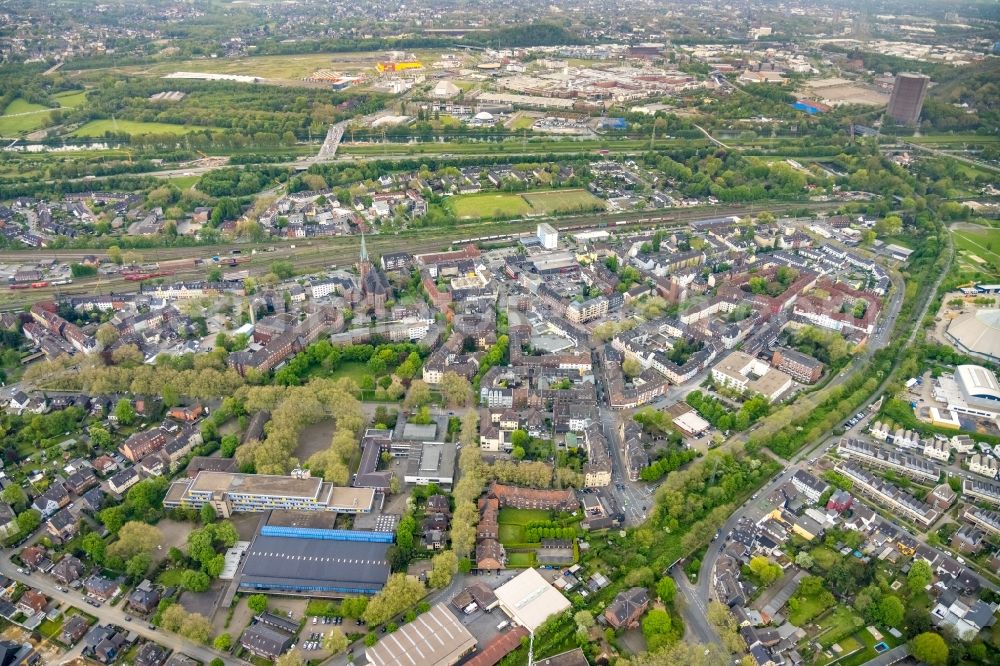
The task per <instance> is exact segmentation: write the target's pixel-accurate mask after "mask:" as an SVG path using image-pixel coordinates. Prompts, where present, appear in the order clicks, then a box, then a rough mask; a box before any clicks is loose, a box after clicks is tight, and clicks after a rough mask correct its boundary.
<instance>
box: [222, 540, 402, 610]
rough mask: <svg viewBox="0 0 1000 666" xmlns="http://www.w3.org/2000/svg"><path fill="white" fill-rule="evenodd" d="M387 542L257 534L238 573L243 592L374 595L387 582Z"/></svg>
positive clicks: (337, 595) (340, 595)
mask: <svg viewBox="0 0 1000 666" xmlns="http://www.w3.org/2000/svg"><path fill="white" fill-rule="evenodd" d="M391 545H392V544H391V543H385V542H370V541H342V540H335V539H315V538H299V537H290V536H268V535H265V534H259V535H257V536H256V537H255V538H254V540H253V541H252V542H251V544H250V548H249V549H248V550H247V554H246V558H245V560H244V564H243V571H242V573H241V575H240V583H239V588H240V591H243V592H249V593H254V592H263V593H265V594H289V595H308V596H334V597H342V596H348V595H366V596H370V595H374V594H377V593H378V592H379V591H380V590H381V589H382V588H383V587H384V586H385V582H386V581H387V580H388V579H389V562H388V557H387V552H388V550H389V547H390V546H391Z"/></svg>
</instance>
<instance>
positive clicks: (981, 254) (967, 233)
mask: <svg viewBox="0 0 1000 666" xmlns="http://www.w3.org/2000/svg"><path fill="white" fill-rule="evenodd" d="M952 238H953V239H954V241H955V248H956V249H958V251H959V253H960V255H961V257H962V259H963V263H967V264H969V267H970V268H973V267H974V268H975V270H978V271H982V272H984V273H990V274H992V275H994V276H996V277H1000V229H986V228H983V229H979V230H968V229H956V230H954V231H952ZM990 265H992V270H991V267H990Z"/></svg>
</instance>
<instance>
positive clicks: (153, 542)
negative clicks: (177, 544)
mask: <svg viewBox="0 0 1000 666" xmlns="http://www.w3.org/2000/svg"><path fill="white" fill-rule="evenodd" d="M162 543H163V532H161V531H160V529H159V528H158V527H155V526H154V525H148V524H146V523H143V522H139V521H138V520H130V521H129V522H127V523H125V524H124V525H122V528H121V529H120V530H119V531H118V540H117V541H115V542H114V543H113V544H111V545H110V546H109V547H108V554H109V555H111V556H112V557H121V558H123V559H128V558H130V557H132V556H133V555H138V554H139V553H152V552H153V551H154V550H156V547H157V546H159V545H161V544H162Z"/></svg>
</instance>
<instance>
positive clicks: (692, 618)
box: [673, 234, 954, 643]
mask: <svg viewBox="0 0 1000 666" xmlns="http://www.w3.org/2000/svg"><path fill="white" fill-rule="evenodd" d="M946 252H947V253H948V264H947V266H946V267H945V269H944V270H943V271H941V273H940V274H939V275H938V276H937V279H936V280H935V282H934V284H933V286H932V287H931V288H930V289H929V290H928V292H927V297H926V299H925V300H924V304H923V306H922V307H921V310H920V314H919V316H917V317H916V318H915V319H914V324H913V328H912V329H911V330H910V334H909V335H908V336H907V339H906V342H905V344H904V347H906V346H909V345H910V344H912V343H913V340H914V338H915V337H916V335H917V333H918V331H919V330H920V322H922V321H923V319H924V317H925V316H926V315H927V310H928V308H929V307H930V304H931V303H933V302H934V296H935V294H937V290H938V288H939V287H940V286H941V282H942V280H944V277H945V275H947V274H948V271H949V269H950V268H951V263H952V261H953V259H954V245H953V244H952V242H951V236H950V234H949V235H948V247H947V249H946ZM903 287H904V285H896V288H895V290H894V291H895V298H894V300H893V301H892V302H891V304H890V308H889V315H890V317H889V318H887V319H886V321H885V323H884V324H883V326H882V331H883V333H882V335H881V336H877V337H876V338H874V339H873V341H872V344H871V345H869V351H868V352H867V353H868V355H869V356H870V355H871V354H873V353H874V352H875V350H876V349H877V348H881V347H884V346H885V344H886V343H888V340H889V335H890V332H891V331H892V329H893V326H894V324H895V318H896V317H897V316H898V315H899V310H900V308H901V307H902V295H903ZM854 371H857V367H856V366H855V367H854V370H853V371H852V373H844V375H843V376H842V377H838V378H837V379H840V380H842V381H843V380H845V379H846V377H847V376H849V375H850V374H853V372H854ZM891 377H892V373H889V375H888V376H886V377H885V378H883V380H882V382H881V384H880V385H879V387H878V388H877V389H876V391H875V392H874V393H873V394H872V395H871V396H870V397H869V398H868V399H867V400H866V401H865V402H864V403H863V404H862V405H861V406H860V407H859V408H858V411H861V412H867V410H868V408H869V407H870V406H871V405H872V403H874V402H875V400H876V396H879V395H881V394H882V392H883V391H885V388H886V386H887V385H888V383H889V381H890V380H891ZM866 418H867V417H866ZM864 423H865V421H864V420H863V421H862V423H860V424H858V425H857V426H855V427H856V428H858V429H859V430H860V428H861V426H862V425H863V424H864ZM845 424H846V420H845V422H844V423H840V424H838V426H839V427H842V426H844V425H845ZM832 433H833V431H832V430H831V431H829V432H827V433H826V434H825V435H824V436H823V437H822V438H821V439H820V441H819V442H818V443H817V445H816V446H807V447H804V448H803V449H802V450H800V451H799V452H798V453H796V454H795V455H793V456H792V457H791V458H789V460H788V466H787V467H786V468H785V469H784V470H783V471H782V472H781V473H780V474H779V475H778V476H776V477H775V478H773V479H772V480H771V481H770V482H769V483H767V484H766V485H765V486H764V487H763V488H761V489H760V490H759V491H758V492H757V493H755V494H754V498H756V499H751V500H750V501H748V502H745V503H744V504H743V505H742V506H741V507H739V509H737V510H736V511H735V512H733V514H732V515H731V516H730V517H729V520H727V521H726V523H725V525H723V526H722V528H721V529H720V533H721V534H724V535H728V534H729V532H731V531H732V530H733V529H735V528H736V526H737V525H738V524H739V523H740V522H741V521H743V520H745V519H747V517H748V514H752V515H755V516H761V515H763V513H764V510H765V508H766V504H767V497H768V496H769V495H770V494H771V493H773V492H774V491H775V490H777V489H778V488H780V487H781V486H783V485H784V484H785V483H787V482H788V481H790V480H791V478H792V476H793V475H794V474H795V472H796V471H797V470H798V469H800V468H806V467H811V465H808V466H807V465H803V464H802V461H803V460H804V459H805V458H806V457H807V456H811V457H813V458H815V457H818V456H820V455H823V454H824V453H826V452H827V451H828V450H829V449H830V448H832V447H833V446H834V445H835V443H836V442H837V441H838V438H837V437H831V435H832ZM818 446H819V447H822V448H821V449H820V450H817V447H818ZM904 531H905V530H904ZM724 547H725V539H724V538H723V539H720V540H718V541H714V542H712V543H710V544H709V546H708V550H707V551H706V553H705V556H704V558H702V562H701V568H700V569H699V571H698V583H697V585H696V586H695V585H691V584H690V582H688V581H687V580H686V576H684V574H683V572H680V571H674V572H673V575H674V578H675V580H677V577H678V576H680V578H682V579H684V583H685V584H684V585H681V584H678V591H680V592H681V594H682V595H683V596H684V598H685V602H686V603H685V604H684V606H685V609H684V610H685V614H684V619H685V621H686V622H688V623H690V624H691V625H692V629H693V630H694V631H695V633H697V634H699V635H700V636H701V637H702V640H704V635H705V634H707V635H708V636H710V638H711V641H712V642H715V643H721V641H720V639H719V636H718V633H717V632H716V631H715V628H714V627H712V626H711V625H710V623H709V622H708V621H707V618H705V617H704V609H705V605H706V604H707V603H708V600H709V599H711V598H712V597H713V596H714V595H713V594H712V592H713V590H714V577H715V564H716V562H717V561H718V559H719V555H720V554H721V551H722V549H723V548H724ZM674 569H675V570H676V569H677V567H674ZM678 583H680V581H678ZM692 604H694V605H695V607H696V608H697V609H698V610H699V611H701V612H699V613H693V612H692V609H691V605H692Z"/></svg>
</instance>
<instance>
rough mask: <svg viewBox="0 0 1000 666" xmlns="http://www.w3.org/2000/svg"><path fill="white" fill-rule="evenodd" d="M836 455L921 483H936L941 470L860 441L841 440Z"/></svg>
mask: <svg viewBox="0 0 1000 666" xmlns="http://www.w3.org/2000/svg"><path fill="white" fill-rule="evenodd" d="M837 454H838V455H840V456H843V457H844V458H853V459H855V460H860V461H861V462H863V463H865V464H867V465H871V466H873V467H877V468H880V469H891V470H893V471H895V472H899V473H900V474H903V475H904V476H909V477H911V478H914V479H918V480H921V481H927V482H934V483H936V482H937V480H938V479H939V478H940V476H941V469H940V468H939V467H937V466H936V465H934V464H932V463H929V462H927V461H926V460H923V459H921V458H917V457H915V456H909V455H906V454H903V453H899V452H897V451H891V450H888V449H882V448H879V447H877V446H875V445H874V444H872V443H870V442H866V441H864V440H861V439H854V438H847V437H845V438H841V440H840V443H839V444H838V445H837Z"/></svg>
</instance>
